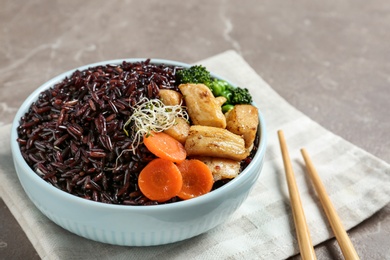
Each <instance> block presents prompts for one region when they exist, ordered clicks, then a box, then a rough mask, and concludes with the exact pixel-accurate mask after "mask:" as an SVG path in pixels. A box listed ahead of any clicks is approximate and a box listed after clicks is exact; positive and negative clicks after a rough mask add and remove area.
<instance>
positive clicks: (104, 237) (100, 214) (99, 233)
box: [11, 59, 266, 246]
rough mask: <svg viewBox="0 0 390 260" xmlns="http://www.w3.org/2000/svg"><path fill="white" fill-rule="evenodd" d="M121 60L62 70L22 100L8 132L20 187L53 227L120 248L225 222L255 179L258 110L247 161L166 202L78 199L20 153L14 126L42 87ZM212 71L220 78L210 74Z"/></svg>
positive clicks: (260, 153)
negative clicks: (198, 192) (224, 179)
mask: <svg viewBox="0 0 390 260" xmlns="http://www.w3.org/2000/svg"><path fill="white" fill-rule="evenodd" d="M144 60H145V59H126V60H125V61H126V62H138V61H144ZM123 61H124V60H110V61H103V62H99V63H94V64H89V65H86V66H83V67H79V68H77V69H74V70H71V71H68V72H65V73H63V74H61V75H59V76H57V77H55V78H53V79H51V80H49V81H47V82H46V83H44V84H43V85H42V86H40V87H39V88H37V89H36V90H35V91H34V92H33V93H32V94H31V95H30V96H29V97H28V98H27V99H26V100H25V101H24V102H23V104H22V105H21V107H20V109H19V110H18V112H17V114H16V116H15V119H14V121H13V126H12V133H11V149H12V155H13V160H14V165H15V169H16V172H17V175H18V178H19V180H20V182H21V185H22V186H23V188H24V190H25V192H26V194H27V195H28V197H29V198H30V200H31V201H32V202H33V203H34V204H35V206H36V207H37V208H38V209H39V210H40V211H41V212H42V213H43V214H44V215H46V216H47V217H48V218H49V219H51V220H52V221H53V222H55V223H56V224H57V225H59V226H61V227H63V228H64V229H66V230H68V231H70V232H72V233H75V234H77V235H79V236H82V237H85V238H87V239H91V240H95V241H99V242H102V243H108V244H113V245H124V246H152V245H162V244H167V243H173V242H177V241H181V240H185V239H189V238H191V237H194V236H197V235H199V234H202V233H204V232H207V231H209V230H210V229H212V228H214V227H216V226H217V225H219V224H221V223H223V222H224V221H226V220H227V219H228V218H229V217H230V216H231V215H232V214H233V213H234V212H235V211H236V210H237V209H238V208H239V207H240V206H241V204H242V203H243V202H244V201H245V199H246V198H247V197H248V195H249V193H250V192H251V190H252V188H253V186H254V185H255V183H256V181H257V180H258V178H259V175H260V172H261V169H262V166H263V161H264V156H265V149H266V130H265V122H264V118H263V116H262V114H261V111H259V127H258V135H259V144H258V149H257V151H256V154H255V155H254V157H253V159H252V161H251V162H250V163H249V165H248V166H247V167H246V168H245V169H244V170H243V171H242V172H241V173H240V174H239V175H238V176H237V177H236V178H235V179H233V180H231V181H230V182H228V183H226V184H225V185H223V186H221V187H219V188H218V189H215V190H213V191H211V192H209V193H207V194H205V195H202V196H200V197H196V198H193V199H189V200H185V201H178V202H175V203H170V204H161V205H151V206H129V205H114V204H106V203H101V202H95V201H91V200H87V199H84V198H80V197H78V196H74V195H72V194H69V193H67V192H64V191H62V190H60V189H58V188H56V187H54V186H53V185H51V184H49V183H48V182H46V181H45V180H43V179H42V178H41V177H40V176H38V174H37V173H36V172H34V171H33V170H32V169H31V168H30V166H29V165H28V164H27V163H26V161H25V159H24V158H23V156H22V153H21V150H20V147H19V143H18V142H17V138H18V133H17V128H18V126H19V124H20V119H21V117H22V116H24V115H25V113H26V112H27V111H28V110H29V108H30V106H31V104H32V103H33V102H34V101H36V100H37V99H38V97H39V95H40V93H41V92H42V91H44V90H47V89H49V88H50V87H52V86H53V85H54V84H56V83H58V82H60V81H61V80H63V79H64V78H65V77H69V76H70V75H72V73H73V72H74V71H75V70H80V71H82V70H84V69H87V68H90V67H95V66H98V65H107V64H121V63H122V62H123ZM151 63H153V64H165V65H174V66H181V67H184V68H189V67H190V65H188V64H184V63H181V62H175V61H169V60H159V59H152V60H151ZM211 75H212V76H213V77H215V78H221V77H219V76H217V75H215V74H213V73H211ZM253 105H255V104H253Z"/></svg>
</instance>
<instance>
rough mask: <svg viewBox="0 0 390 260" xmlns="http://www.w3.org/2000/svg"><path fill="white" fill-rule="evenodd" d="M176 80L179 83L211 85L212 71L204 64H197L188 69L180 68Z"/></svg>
mask: <svg viewBox="0 0 390 260" xmlns="http://www.w3.org/2000/svg"><path fill="white" fill-rule="evenodd" d="M176 80H177V81H178V83H179V84H184V83H194V84H198V83H202V84H205V85H206V86H209V85H210V82H211V76H210V72H209V71H208V70H207V69H206V68H205V67H203V66H202V65H195V66H192V67H190V68H188V69H183V70H179V71H177V72H176Z"/></svg>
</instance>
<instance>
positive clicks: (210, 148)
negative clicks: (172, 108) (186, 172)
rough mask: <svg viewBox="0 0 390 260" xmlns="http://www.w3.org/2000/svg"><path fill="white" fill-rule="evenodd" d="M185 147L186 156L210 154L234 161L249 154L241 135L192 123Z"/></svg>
mask: <svg viewBox="0 0 390 260" xmlns="http://www.w3.org/2000/svg"><path fill="white" fill-rule="evenodd" d="M185 149H186V151H187V155H188V156H211V157H219V158H227V159H232V160H236V161H241V160H243V159H245V158H246V157H247V156H248V155H249V153H248V152H247V150H246V149H245V141H244V139H243V138H242V137H241V136H239V135H236V134H233V133H231V132H229V131H228V130H226V129H223V128H218V127H212V126H200V125H192V126H191V127H190V132H189V134H188V137H187V140H186V142H185Z"/></svg>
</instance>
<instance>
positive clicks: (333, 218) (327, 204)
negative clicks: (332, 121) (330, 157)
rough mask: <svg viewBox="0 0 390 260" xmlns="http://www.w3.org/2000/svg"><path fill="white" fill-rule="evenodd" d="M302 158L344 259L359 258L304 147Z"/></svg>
mask: <svg viewBox="0 0 390 260" xmlns="http://www.w3.org/2000/svg"><path fill="white" fill-rule="evenodd" d="M301 153H302V156H303V159H304V160H305V164H306V168H307V171H308V173H309V176H310V179H311V180H312V182H313V185H314V187H315V190H316V192H317V195H318V197H319V199H320V202H321V205H322V207H323V208H324V211H325V214H326V217H327V218H328V221H329V223H330V226H331V228H332V230H333V233H334V235H335V237H336V239H337V242H338V243H339V245H340V249H341V252H342V253H343V255H344V258H345V259H359V256H358V254H357V253H356V250H355V248H354V247H353V244H352V242H351V240H350V239H349V237H348V234H347V232H346V231H345V229H344V227H343V224H342V223H341V220H340V218H339V216H338V215H337V212H336V210H335V208H334V206H333V204H332V201H331V200H330V198H329V196H328V194H327V193H326V190H325V186H324V184H323V183H322V181H321V179H320V177H319V175H318V173H317V171H316V169H315V167H314V165H313V163H312V161H311V159H310V157H309V155H308V153H307V152H306V150H305V149H301Z"/></svg>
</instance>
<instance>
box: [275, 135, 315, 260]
mask: <svg viewBox="0 0 390 260" xmlns="http://www.w3.org/2000/svg"><path fill="white" fill-rule="evenodd" d="M278 136H279V142H280V149H281V151H282V156H283V163H284V169H285V172H286V179H287V185H288V190H289V194H290V202H291V209H292V213H293V218H294V224H295V229H296V234H297V239H298V244H299V249H300V251H301V257H302V259H317V258H316V255H315V252H314V247H313V243H312V241H311V237H310V232H309V228H308V227H307V223H306V217H305V213H304V211H303V208H302V202H301V198H300V196H299V192H298V187H297V184H296V182H295V177H294V171H293V169H292V165H291V161H290V156H289V153H288V149H287V144H286V140H285V138H284V134H283V131H282V130H279V131H278Z"/></svg>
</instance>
